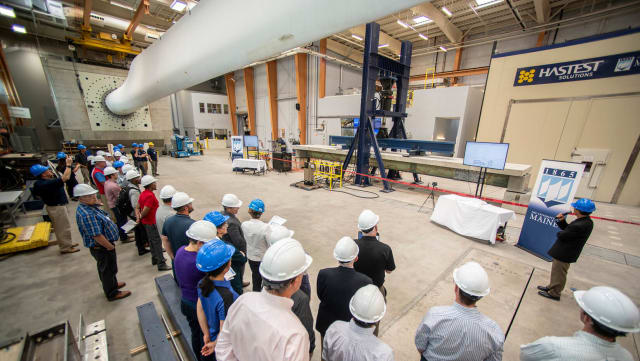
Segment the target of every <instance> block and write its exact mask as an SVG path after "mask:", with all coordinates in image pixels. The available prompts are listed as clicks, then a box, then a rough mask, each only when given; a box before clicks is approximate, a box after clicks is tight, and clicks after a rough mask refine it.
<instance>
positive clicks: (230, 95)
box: [224, 73, 238, 135]
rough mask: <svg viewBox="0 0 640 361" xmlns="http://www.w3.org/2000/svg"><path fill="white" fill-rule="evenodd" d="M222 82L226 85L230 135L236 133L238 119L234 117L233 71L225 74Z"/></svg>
mask: <svg viewBox="0 0 640 361" xmlns="http://www.w3.org/2000/svg"><path fill="white" fill-rule="evenodd" d="M224 83H225V85H226V87H227V100H228V101H229V118H230V120H231V133H232V135H238V120H237V119H236V82H235V80H234V79H233V73H229V74H225V76H224Z"/></svg>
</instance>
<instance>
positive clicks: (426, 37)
mask: <svg viewBox="0 0 640 361" xmlns="http://www.w3.org/2000/svg"><path fill="white" fill-rule="evenodd" d="M418 36H419V37H421V38H422V39H423V40H429V37H428V36H426V35H422V33H418Z"/></svg>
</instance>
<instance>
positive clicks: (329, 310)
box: [316, 237, 373, 339]
mask: <svg viewBox="0 0 640 361" xmlns="http://www.w3.org/2000/svg"><path fill="white" fill-rule="evenodd" d="M358 252H359V248H358V245H357V244H356V242H354V241H353V239H351V238H349V237H342V238H341V239H340V240H339V241H338V243H337V244H336V247H335V248H334V250H333V256H334V257H335V258H336V259H337V260H338V264H339V265H338V267H334V268H325V269H322V270H320V272H319V273H318V281H317V292H318V298H319V299H320V307H319V308H318V317H317V320H316V330H318V332H320V336H321V337H322V338H323V339H324V334H325V332H326V331H327V329H328V328H329V326H331V324H332V323H333V322H334V321H338V320H340V321H345V322H349V321H350V320H351V317H352V316H351V311H350V310H349V301H350V300H351V297H353V295H354V294H355V293H356V291H358V290H359V289H360V288H362V287H363V286H366V285H370V284H373V281H372V280H371V278H370V277H369V276H366V275H364V274H362V273H359V272H356V271H355V270H354V269H353V264H354V262H356V261H357V260H358Z"/></svg>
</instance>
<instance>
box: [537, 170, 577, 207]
mask: <svg viewBox="0 0 640 361" xmlns="http://www.w3.org/2000/svg"><path fill="white" fill-rule="evenodd" d="M575 177H576V172H572V171H567V170H563V169H554V168H545V169H544V171H543V175H542V178H541V181H540V187H539V188H538V190H537V192H536V197H538V199H540V200H541V201H542V203H544V204H545V205H546V206H547V207H553V206H555V205H558V204H565V203H568V202H569V196H570V195H571V191H572V190H573V186H574V181H575Z"/></svg>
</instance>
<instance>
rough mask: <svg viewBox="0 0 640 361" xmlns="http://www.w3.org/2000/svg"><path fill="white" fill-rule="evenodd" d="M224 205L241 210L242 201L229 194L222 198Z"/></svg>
mask: <svg viewBox="0 0 640 361" xmlns="http://www.w3.org/2000/svg"><path fill="white" fill-rule="evenodd" d="M222 205H223V206H224V207H231V208H239V207H241V206H242V201H241V200H240V199H238V197H237V196H236V195H235V194H229V193H228V194H225V195H224V196H222Z"/></svg>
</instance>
